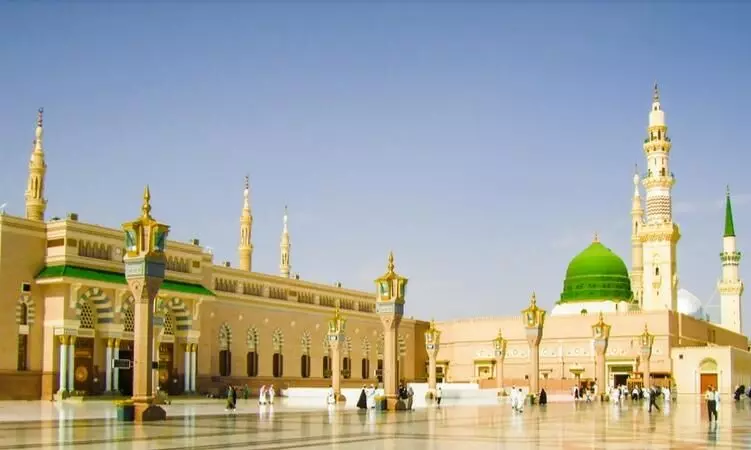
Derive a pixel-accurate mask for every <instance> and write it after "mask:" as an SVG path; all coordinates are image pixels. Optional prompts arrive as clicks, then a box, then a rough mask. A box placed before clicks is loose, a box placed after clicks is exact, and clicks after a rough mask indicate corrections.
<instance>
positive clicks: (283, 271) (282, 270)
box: [279, 206, 291, 278]
mask: <svg viewBox="0 0 751 450" xmlns="http://www.w3.org/2000/svg"><path fill="white" fill-rule="evenodd" d="M290 246H291V245H290V243H289V229H288V228H287V207H286V206H285V207H284V229H283V230H282V241H281V243H280V244H279V250H280V251H281V252H280V253H281V261H280V262H279V274H280V275H281V276H283V277H285V278H289V273H290V272H289V270H290V268H291V266H290V264H289V248H290Z"/></svg>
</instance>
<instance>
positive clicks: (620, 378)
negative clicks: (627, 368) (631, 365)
mask: <svg viewBox="0 0 751 450" xmlns="http://www.w3.org/2000/svg"><path fill="white" fill-rule="evenodd" d="M613 383H614V384H615V386H626V385H628V374H627V373H616V374H613Z"/></svg>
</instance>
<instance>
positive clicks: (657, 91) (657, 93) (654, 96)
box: [652, 81, 660, 103]
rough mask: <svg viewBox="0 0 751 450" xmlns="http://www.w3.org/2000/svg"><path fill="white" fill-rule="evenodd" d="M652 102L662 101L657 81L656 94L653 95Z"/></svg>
mask: <svg viewBox="0 0 751 450" xmlns="http://www.w3.org/2000/svg"><path fill="white" fill-rule="evenodd" d="M652 101H654V102H655V103H656V102H659V101H660V89H659V88H658V87H657V81H655V87H654V93H653V94H652Z"/></svg>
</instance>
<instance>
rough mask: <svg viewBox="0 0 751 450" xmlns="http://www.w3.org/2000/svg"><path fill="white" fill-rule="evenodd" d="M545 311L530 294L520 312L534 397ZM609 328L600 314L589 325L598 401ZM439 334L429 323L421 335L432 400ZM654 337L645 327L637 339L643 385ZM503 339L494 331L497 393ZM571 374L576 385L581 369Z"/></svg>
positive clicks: (647, 376) (603, 386)
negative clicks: (590, 325)
mask: <svg viewBox="0 0 751 450" xmlns="http://www.w3.org/2000/svg"><path fill="white" fill-rule="evenodd" d="M545 314H546V311H544V310H542V309H540V308H539V307H538V306H537V299H536V297H535V294H534V293H533V294H532V298H531V300H530V305H529V307H528V308H527V309H525V310H523V311H522V315H523V316H522V317H523V319H524V327H525V330H526V335H527V342H528V343H529V355H530V359H529V373H530V374H537V376H530V386H529V392H530V393H534V394H535V395H538V393H539V382H540V376H539V374H540V341H541V340H542V332H543V328H544V324H545ZM610 328H611V326H610V325H608V324H606V323H605V319H604V317H603V315H602V313H600V315H599V318H598V320H597V323H595V324H594V325H592V338H593V342H594V347H595V354H596V356H595V384H596V386H597V392H598V393H599V395H600V398H601V399H602V398H604V396H605V395H606V388H607V381H606V380H607V373H606V370H605V369H606V363H605V354H606V352H607V349H608V339H609V338H610ZM440 336H441V332H440V331H439V330H438V329H437V328H436V327H435V323H434V322H431V324H430V328H429V329H428V331H426V332H425V350H426V351H427V353H428V394H427V395H426V397H428V398H433V397H434V396H435V391H436V356H437V355H438V350H439V347H440ZM654 339H655V337H654V335H652V334H650V333H649V330H648V329H647V325H646V324H645V325H644V332H643V333H642V334H641V335H640V336H639V341H640V343H641V348H640V357H641V359H640V364H641V369H642V373H643V385H644V386H649V385H650V367H649V366H650V364H649V363H650V358H651V356H652V346H653V345H654ZM507 342H508V341H507V340H506V339H505V338H504V337H503V334H502V332H501V330H498V336H497V337H496V338H495V339H493V348H494V349H495V358H496V364H495V367H496V383H497V385H496V387H497V389H498V394H499V395H501V392H502V391H503V389H504V385H503V379H504V373H503V363H504V359H505V356H506V344H507ZM570 370H571V372H572V374H573V375H574V376H575V378H576V380H577V384H579V382H580V379H581V378H580V377H581V374H582V372H584V369H583V368H581V367H572V368H571V369H570Z"/></svg>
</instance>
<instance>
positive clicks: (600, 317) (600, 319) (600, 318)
mask: <svg viewBox="0 0 751 450" xmlns="http://www.w3.org/2000/svg"><path fill="white" fill-rule="evenodd" d="M603 323H605V316H603V315H602V311H600V315H599V317H598V318H597V324H598V325H602V324H603Z"/></svg>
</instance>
